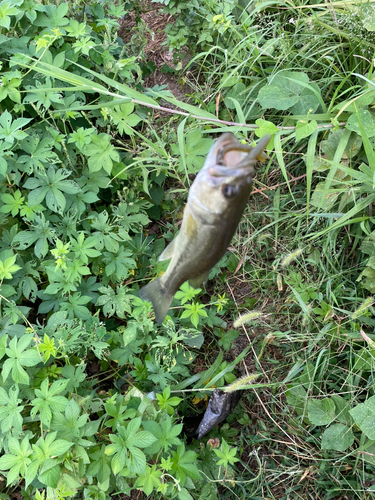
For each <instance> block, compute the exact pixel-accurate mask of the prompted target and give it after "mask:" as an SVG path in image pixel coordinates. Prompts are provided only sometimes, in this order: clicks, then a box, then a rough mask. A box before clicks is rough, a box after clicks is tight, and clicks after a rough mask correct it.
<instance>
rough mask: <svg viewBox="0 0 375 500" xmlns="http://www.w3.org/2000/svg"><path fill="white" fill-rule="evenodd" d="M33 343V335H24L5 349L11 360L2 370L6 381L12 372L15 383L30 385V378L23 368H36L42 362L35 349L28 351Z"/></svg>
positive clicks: (7, 361)
mask: <svg viewBox="0 0 375 500" xmlns="http://www.w3.org/2000/svg"><path fill="white" fill-rule="evenodd" d="M31 341H32V336H31V335H24V336H23V337H21V338H20V339H17V338H16V337H15V338H13V339H12V340H11V341H10V342H9V347H8V348H6V349H5V352H6V354H7V356H9V359H7V360H6V361H5V362H4V364H3V370H2V376H3V379H4V381H5V380H6V379H7V378H8V375H9V373H10V371H11V372H12V378H13V380H14V381H15V382H17V383H18V384H28V383H29V376H28V374H27V373H26V371H25V370H24V369H23V366H35V365H37V364H38V363H40V362H41V359H40V357H39V354H38V352H37V350H36V349H35V348H32V349H27V347H28V346H29V345H30V343H31Z"/></svg>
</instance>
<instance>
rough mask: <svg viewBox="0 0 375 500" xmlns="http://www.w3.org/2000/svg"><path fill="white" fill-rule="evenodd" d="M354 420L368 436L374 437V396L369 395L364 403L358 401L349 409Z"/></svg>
mask: <svg viewBox="0 0 375 500" xmlns="http://www.w3.org/2000/svg"><path fill="white" fill-rule="evenodd" d="M349 413H350V415H351V416H352V417H353V419H354V422H355V423H356V424H357V425H358V427H359V428H360V429H361V431H362V432H363V433H364V434H365V435H366V436H367V437H368V438H369V439H375V396H371V398H368V400H367V401H366V402H365V403H360V404H358V405H357V406H355V407H354V408H352V409H351V410H350V411H349Z"/></svg>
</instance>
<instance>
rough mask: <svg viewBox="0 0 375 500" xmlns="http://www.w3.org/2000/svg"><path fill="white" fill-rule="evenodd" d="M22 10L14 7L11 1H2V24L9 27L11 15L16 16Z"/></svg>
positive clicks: (0, 16)
mask: <svg viewBox="0 0 375 500" xmlns="http://www.w3.org/2000/svg"><path fill="white" fill-rule="evenodd" d="M20 12H21V11H20V10H19V9H17V8H16V7H14V6H13V5H12V3H11V2H1V4H0V26H3V28H5V29H9V26H10V16H16V15H17V14H19V13H20Z"/></svg>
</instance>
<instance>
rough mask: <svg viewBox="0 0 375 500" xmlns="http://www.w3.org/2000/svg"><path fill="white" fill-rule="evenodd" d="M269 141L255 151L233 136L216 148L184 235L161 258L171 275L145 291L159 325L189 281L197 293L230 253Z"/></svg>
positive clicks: (192, 195) (197, 184) (192, 200)
mask: <svg viewBox="0 0 375 500" xmlns="http://www.w3.org/2000/svg"><path fill="white" fill-rule="evenodd" d="M269 140H270V136H269V135H268V134H267V135H265V136H263V137H262V138H261V139H260V140H259V142H258V144H257V145H256V146H255V147H254V148H252V147H251V146H248V145H245V144H242V143H240V142H239V141H238V139H237V138H236V137H235V136H234V135H233V134H232V133H230V132H227V133H224V134H222V135H221V136H220V137H219V139H217V140H216V142H215V143H214V145H213V146H212V148H211V150H210V151H209V153H208V155H207V158H206V160H205V163H204V165H203V167H202V169H201V170H200V171H199V172H198V174H197V176H196V178H195V180H194V182H193V183H192V185H191V187H190V190H189V195H188V200H187V203H186V205H185V209H184V213H183V218H182V223H181V229H180V232H179V233H178V235H177V236H176V237H175V238H174V239H173V240H172V241H171V243H170V244H169V245H168V246H167V247H166V248H165V250H164V251H163V253H162V254H161V255H160V257H159V260H160V261H163V260H169V259H170V263H169V265H168V268H167V270H166V272H165V273H164V274H163V275H162V276H160V277H159V278H156V279H154V280H153V281H151V282H150V283H148V284H147V285H146V286H144V287H142V288H141V289H140V290H139V296H140V297H141V299H143V300H146V301H148V302H151V303H152V306H153V309H154V313H155V320H156V322H157V323H159V324H162V323H163V321H164V319H165V317H166V315H167V314H168V310H169V308H170V306H171V303H172V300H173V298H174V295H175V293H176V292H177V291H178V289H179V288H180V286H181V285H182V284H183V283H185V281H187V280H189V284H190V286H192V287H194V288H198V287H199V286H201V285H202V284H204V283H205V282H206V281H207V279H208V275H209V272H210V271H211V269H212V268H213V267H214V265H215V264H216V263H217V262H218V261H219V260H220V259H221V257H222V256H223V255H224V254H225V252H226V251H227V248H228V246H229V243H230V241H231V239H232V237H233V235H234V233H235V231H236V229H237V226H238V224H239V222H240V220H241V217H242V214H243V212H244V210H245V208H246V205H247V203H248V199H249V195H250V191H251V186H252V181H253V177H254V174H255V168H254V167H255V164H256V162H257V161H264V159H265V158H266V156H265V155H264V153H263V151H264V149H265V148H266V146H267V144H268V142H269Z"/></svg>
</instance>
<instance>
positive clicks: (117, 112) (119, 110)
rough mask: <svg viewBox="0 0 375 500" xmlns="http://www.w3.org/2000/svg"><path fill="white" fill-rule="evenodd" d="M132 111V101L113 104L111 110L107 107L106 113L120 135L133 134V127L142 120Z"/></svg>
mask: <svg viewBox="0 0 375 500" xmlns="http://www.w3.org/2000/svg"><path fill="white" fill-rule="evenodd" d="M133 111H134V104H133V103H132V102H126V103H124V104H121V105H120V106H115V107H114V108H113V110H112V109H108V114H109V116H110V117H111V119H112V121H113V123H114V124H115V125H116V126H117V128H118V131H119V132H120V134H121V135H124V134H128V135H134V132H133V128H134V127H135V126H136V125H138V123H139V122H140V121H141V120H142V118H140V117H139V116H137V115H136V114H135V113H133Z"/></svg>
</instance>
